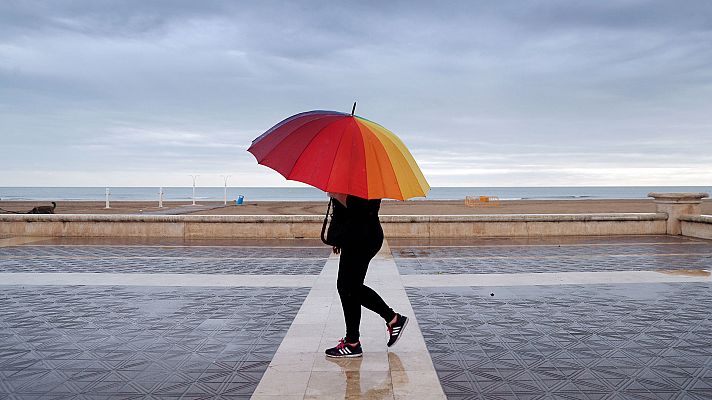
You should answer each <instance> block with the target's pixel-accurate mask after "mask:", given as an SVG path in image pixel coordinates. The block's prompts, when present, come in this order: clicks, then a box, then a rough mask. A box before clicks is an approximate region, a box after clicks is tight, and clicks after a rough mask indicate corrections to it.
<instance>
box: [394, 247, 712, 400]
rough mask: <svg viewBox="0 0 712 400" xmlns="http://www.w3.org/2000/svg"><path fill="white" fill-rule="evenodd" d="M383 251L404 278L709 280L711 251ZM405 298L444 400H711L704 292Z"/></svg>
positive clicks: (632, 288)
mask: <svg viewBox="0 0 712 400" xmlns="http://www.w3.org/2000/svg"><path fill="white" fill-rule="evenodd" d="M445 246H453V247H445ZM391 249H392V251H393V254H394V257H395V260H396V262H397V264H398V267H399V271H400V273H401V274H435V273H446V274H461V273H468V274H482V273H489V274H501V273H515V274H518V273H524V272H562V273H567V272H574V271H588V272H601V271H633V270H641V271H642V270H647V271H650V270H658V269H667V270H669V269H693V270H699V272H700V275H701V276H705V274H706V275H709V273H708V271H709V270H710V269H712V242H710V241H703V240H691V239H687V238H675V237H669V236H663V237H655V236H653V237H637V238H636V237H623V238H584V239H579V238H571V239H555V238H552V239H549V241H548V243H547V241H546V240H542V239H539V240H534V241H532V242H531V243H527V242H526V241H521V240H507V239H499V240H457V241H454V242H439V243H435V244H433V243H432V242H425V241H423V242H418V241H412V240H411V241H401V242H397V241H396V242H395V244H394V241H392V242H391ZM705 271H707V272H705ZM406 291H407V293H408V296H409V298H410V301H411V304H412V306H413V310H414V311H415V314H416V316H417V319H418V323H419V325H420V328H421V330H422V333H423V336H424V338H425V341H426V344H427V347H428V350H429V352H430V355H431V357H432V359H433V363H434V366H435V369H436V371H437V373H438V376H439V378H440V382H441V384H442V386H443V389H444V391H445V393H446V395H447V396H448V398H450V399H687V398H690V399H712V311H710V308H709V304H711V303H712V283H701V282H697V283H695V282H690V283H657V284H595V285H594V284H588V285H556V286H505V287H417V288H416V287H410V288H408V287H407V288H406Z"/></svg>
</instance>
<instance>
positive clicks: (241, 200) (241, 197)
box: [237, 195, 245, 206]
mask: <svg viewBox="0 0 712 400" xmlns="http://www.w3.org/2000/svg"><path fill="white" fill-rule="evenodd" d="M244 200H245V196H243V195H239V196H237V205H238V206H239V205H240V204H242V202H243V201H244Z"/></svg>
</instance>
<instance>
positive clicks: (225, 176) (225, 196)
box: [220, 175, 232, 205]
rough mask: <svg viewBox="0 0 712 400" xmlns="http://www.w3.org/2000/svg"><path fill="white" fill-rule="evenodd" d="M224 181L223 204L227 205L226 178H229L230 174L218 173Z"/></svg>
mask: <svg viewBox="0 0 712 400" xmlns="http://www.w3.org/2000/svg"><path fill="white" fill-rule="evenodd" d="M220 176H222V178H223V180H224V181H225V192H224V193H223V204H225V205H227V180H228V179H230V177H231V176H232V175H220Z"/></svg>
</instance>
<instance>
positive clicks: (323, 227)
mask: <svg viewBox="0 0 712 400" xmlns="http://www.w3.org/2000/svg"><path fill="white" fill-rule="evenodd" d="M332 201H334V199H333V198H329V205H328V206H326V215H325V216H324V224H323V225H322V226H321V241H322V242H324V244H329V243H326V237H324V233H326V224H327V223H328V222H329V211H331V202H332Z"/></svg>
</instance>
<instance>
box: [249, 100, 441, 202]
mask: <svg viewBox="0 0 712 400" xmlns="http://www.w3.org/2000/svg"><path fill="white" fill-rule="evenodd" d="M355 107H356V104H354V109H355ZM247 151H249V152H250V153H252V154H253V155H254V156H255V158H257V162H258V163H259V164H262V165H265V166H267V167H270V168H272V169H273V170H275V171H277V172H279V173H280V174H282V176H284V177H285V178H287V179H289V180H293V181H299V182H304V183H306V184H309V185H312V186H314V187H316V188H319V189H321V190H323V191H325V192H334V193H346V194H351V195H355V196H358V197H361V198H365V199H383V198H390V199H396V200H405V199H409V198H411V197H422V196H425V195H426V194H427V193H428V191H429V190H430V185H428V182H427V181H426V180H425V177H424V176H423V173H422V172H421V171H420V168H419V167H418V164H416V162H415V160H414V159H413V156H412V155H411V154H410V152H409V151H408V149H407V148H406V147H405V145H404V144H403V142H402V141H401V140H400V139H399V138H398V137H397V136H396V135H394V134H393V133H392V132H391V131H389V130H388V129H386V128H384V127H382V126H381V125H378V124H377V123H375V122H372V121H369V120H367V119H365V118H362V117H359V116H356V115H354V114H353V110H352V112H351V114H347V113H341V112H336V111H307V112H304V113H301V114H297V115H294V116H291V117H289V118H287V119H285V120H284V121H282V122H280V123H278V124H277V125H275V126H273V127H272V128H271V129H270V130H268V131H267V132H265V133H263V134H262V135H261V136H259V137H258V138H257V139H255V140H253V141H252V145H251V146H250V148H249V149H247Z"/></svg>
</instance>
